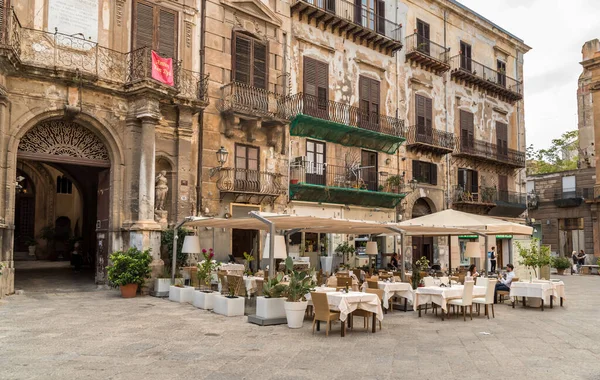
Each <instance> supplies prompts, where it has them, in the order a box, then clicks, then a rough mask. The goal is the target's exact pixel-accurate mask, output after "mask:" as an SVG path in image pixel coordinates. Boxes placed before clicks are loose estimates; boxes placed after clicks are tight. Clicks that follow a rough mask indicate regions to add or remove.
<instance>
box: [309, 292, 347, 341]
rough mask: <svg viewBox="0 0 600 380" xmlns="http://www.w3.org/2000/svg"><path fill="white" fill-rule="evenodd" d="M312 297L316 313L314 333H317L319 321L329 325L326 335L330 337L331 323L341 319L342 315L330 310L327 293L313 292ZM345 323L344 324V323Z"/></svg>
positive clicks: (313, 325) (313, 326)
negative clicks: (316, 328) (316, 327)
mask: <svg viewBox="0 0 600 380" xmlns="http://www.w3.org/2000/svg"><path fill="white" fill-rule="evenodd" d="M310 297H311V299H312V302H313V307H314V311H315V318H314V319H313V324H312V331H313V334H314V333H315V325H316V324H317V321H323V322H325V323H327V327H326V329H325V335H326V336H329V329H331V322H332V321H337V320H338V319H340V313H339V312H335V311H331V310H330V309H329V302H328V301H327V293H318V292H311V293H310ZM342 323H343V322H342Z"/></svg>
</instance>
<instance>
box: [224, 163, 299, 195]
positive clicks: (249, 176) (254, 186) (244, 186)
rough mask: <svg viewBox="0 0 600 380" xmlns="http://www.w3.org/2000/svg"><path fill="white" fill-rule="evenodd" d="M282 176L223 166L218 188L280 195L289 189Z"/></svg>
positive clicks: (229, 190)
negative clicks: (283, 182)
mask: <svg viewBox="0 0 600 380" xmlns="http://www.w3.org/2000/svg"><path fill="white" fill-rule="evenodd" d="M281 177H282V175H281V174H278V173H269V172H261V171H258V170H248V169H236V168H221V170H220V171H219V179H218V180H217V188H218V189H219V190H220V191H221V192H229V193H251V194H256V195H269V196H279V195H281V194H284V193H285V191H286V190H287V189H286V187H285V186H284V185H283V184H282V183H281Z"/></svg>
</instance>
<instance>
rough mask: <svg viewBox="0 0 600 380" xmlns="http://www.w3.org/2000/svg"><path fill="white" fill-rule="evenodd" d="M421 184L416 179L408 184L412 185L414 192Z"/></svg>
mask: <svg viewBox="0 0 600 380" xmlns="http://www.w3.org/2000/svg"><path fill="white" fill-rule="evenodd" d="M418 183H419V181H417V180H416V179H414V178H413V179H411V180H410V181H408V184H409V185H410V189H411V190H412V191H415V190H417V184H418Z"/></svg>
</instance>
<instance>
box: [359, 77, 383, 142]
mask: <svg viewBox="0 0 600 380" xmlns="http://www.w3.org/2000/svg"><path fill="white" fill-rule="evenodd" d="M358 82H359V83H358V85H359V94H358V97H359V99H360V103H359V107H360V115H361V116H360V126H361V128H365V129H369V130H371V131H377V132H378V131H379V130H380V128H379V101H380V100H379V94H380V90H379V81H376V80H375V79H371V78H367V77H364V76H362V75H361V76H360V78H359V80H358Z"/></svg>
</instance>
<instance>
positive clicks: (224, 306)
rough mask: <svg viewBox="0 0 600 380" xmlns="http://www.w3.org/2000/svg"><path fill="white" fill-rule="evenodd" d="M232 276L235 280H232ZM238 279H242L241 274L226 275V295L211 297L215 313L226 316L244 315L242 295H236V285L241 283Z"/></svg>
mask: <svg viewBox="0 0 600 380" xmlns="http://www.w3.org/2000/svg"><path fill="white" fill-rule="evenodd" d="M233 278H235V279H237V281H234V280H233ZM240 281H243V279H242V277H241V276H228V278H227V291H228V293H227V295H226V296H222V295H217V296H215V297H214V298H213V311H214V312H215V313H217V314H221V315H224V316H226V317H234V316H238V315H240V316H241V315H244V297H239V296H237V295H236V293H237V289H238V287H239V286H241V285H242V284H240Z"/></svg>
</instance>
